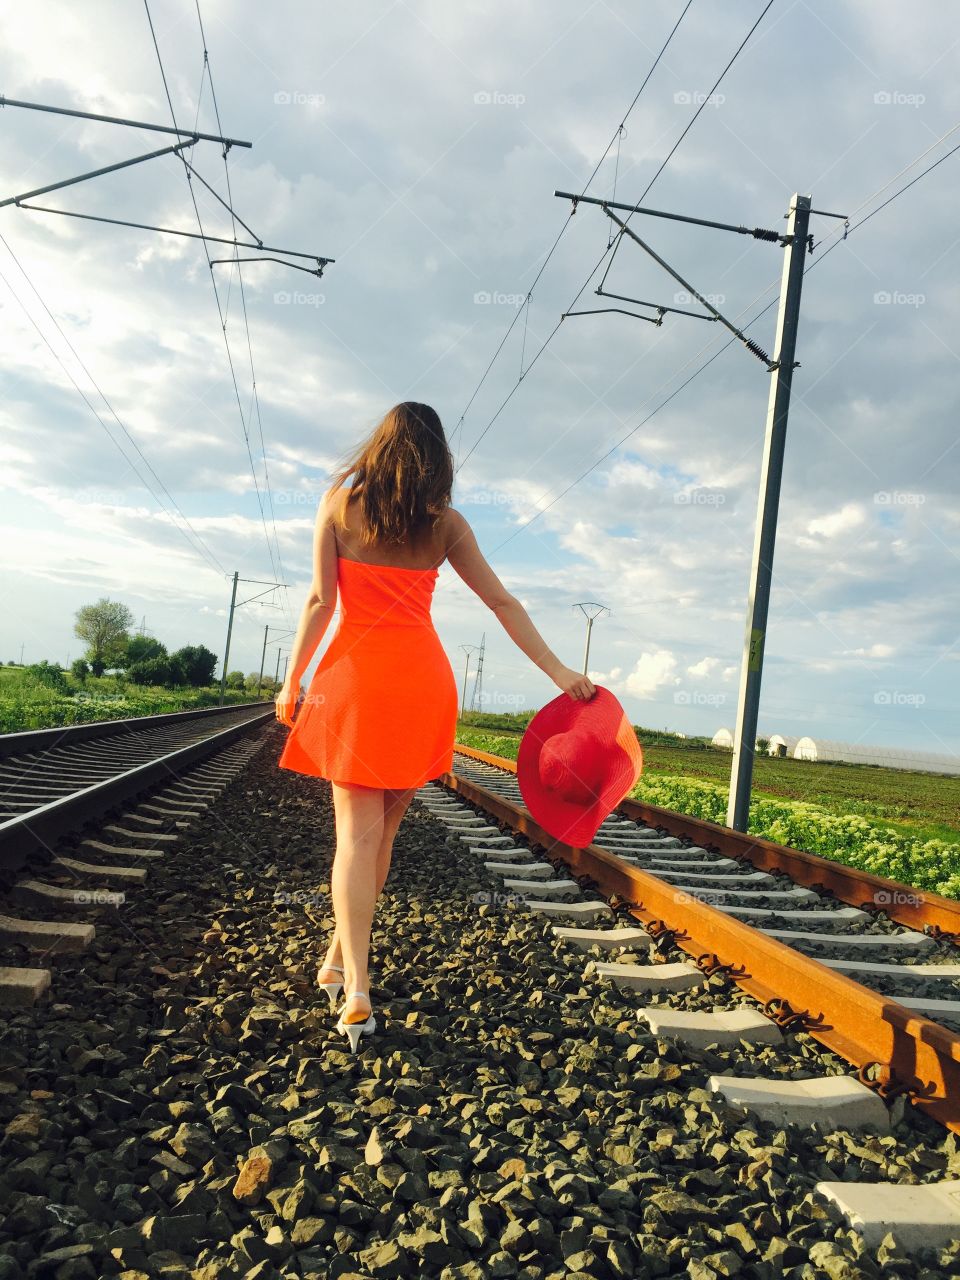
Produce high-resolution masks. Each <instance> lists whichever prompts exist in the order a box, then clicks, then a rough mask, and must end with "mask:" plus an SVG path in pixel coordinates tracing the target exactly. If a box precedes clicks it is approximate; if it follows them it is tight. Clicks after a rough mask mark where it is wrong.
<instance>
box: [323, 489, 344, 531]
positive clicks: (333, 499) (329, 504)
mask: <svg viewBox="0 0 960 1280" xmlns="http://www.w3.org/2000/svg"><path fill="white" fill-rule="evenodd" d="M348 497H349V490H347V489H344V488H343V487H341V488H339V489H334V488H330V489H327V490H326V491H325V493H324V494H323V496H322V497H321V499H320V506H319V507H318V509H317V521H318V523H320V524H327V523H329V521H331V520H337V519H339V517H340V515H341V513H342V512H343V507H344V503H345V502H346V501H347V499H348Z"/></svg>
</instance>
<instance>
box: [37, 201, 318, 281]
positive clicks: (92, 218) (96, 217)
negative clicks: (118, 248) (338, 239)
mask: <svg viewBox="0 0 960 1280" xmlns="http://www.w3.org/2000/svg"><path fill="white" fill-rule="evenodd" d="M19 208H21V209H32V210H33V211H34V212H35V213H59V214H61V215H62V216H63V217H64V218H83V219H84V220H85V221H87V222H108V223H110V225H111V226H114V227H135V228H137V229H138V230H140V231H159V232H161V234H163V235H165V236H186V237H187V239H188V240H209V241H210V243H211V244H228V245H230V246H231V247H232V248H235V249H263V250H265V251H266V252H267V253H286V254H289V256H290V257H291V258H309V259H310V261H311V262H318V263H320V264H321V265H322V266H327V265H328V264H329V263H331V262H333V261H334V259H333V258H321V257H320V256H319V255H318V254H316V253H301V252H300V251H299V250H297V249H278V248H277V247H276V246H275V245H269V244H251V243H248V242H247V241H245V240H230V239H228V238H227V237H226V236H211V235H208V234H207V233H206V232H204V234H203V235H201V234H200V233H199V232H198V231H180V230H178V229H177V228H176V227H156V226H153V225H152V224H151V223H149V222H128V221H126V220H125V219H123V218H105V217H103V216H102V215H100V214H95V213H78V212H77V211H76V210H75V209H51V208H50V206H49V205H44V204H20V205H19ZM287 265H288V266H291V265H292V264H291V263H287Z"/></svg>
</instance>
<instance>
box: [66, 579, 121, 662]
mask: <svg viewBox="0 0 960 1280" xmlns="http://www.w3.org/2000/svg"><path fill="white" fill-rule="evenodd" d="M132 626H133V614H132V613H131V612H130V610H129V609H128V608H127V606H126V605H125V604H123V603H122V602H121V601H120V600H108V599H107V597H106V596H101V597H100V599H99V600H98V601H97V603H96V604H85V605H84V606H83V608H82V609H78V610H77V616H76V621H75V623H74V627H73V629H74V632H75V633H76V634H77V635H78V636H79V637H80V639H81V640H82V641H83V642H84V644H85V645H86V646H87V653H86V658H87V661H88V662H89V663H90V667H91V669H92V671H93V674H94V675H96V676H100V675H103V673H104V671H106V669H107V668H108V667H118V666H121V665H122V664H123V662H124V655H125V653H126V648H127V639H128V633H129V631H130V628H131V627H132Z"/></svg>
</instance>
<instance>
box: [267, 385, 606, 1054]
mask: <svg viewBox="0 0 960 1280" xmlns="http://www.w3.org/2000/svg"><path fill="white" fill-rule="evenodd" d="M350 477H352V478H353V483H352V486H351V487H350V488H346V487H345V484H346V481H347V480H348V479H349V478H350ZM452 487H453V456H452V454H451V452H450V449H449V446H448V445H447V441H446V437H445V435H444V432H443V427H442V425H441V423H440V419H439V418H438V416H437V414H436V413H435V412H434V410H433V409H431V408H430V407H429V405H425V404H417V403H415V402H414V401H406V402H404V403H403V404H398V405H396V406H395V407H394V408H393V409H391V410H390V412H389V413H388V414H387V415H386V417H385V418H384V419H383V421H382V422H381V423H380V424H379V426H378V427H376V429H375V430H374V431H373V433H372V434H371V435H370V436H369V438H368V439H367V440H366V441H364V443H363V444H362V445H361V446H360V448H359V449H358V450H357V452H356V454H355V455H354V456H353V458H352V459H351V460H350V462H349V463H348V464H347V465H346V466H345V467H344V468H343V469H342V470H341V471H340V472H339V473H338V474H337V475H336V476H335V478H334V481H333V484H332V486H331V488H330V490H329V491H328V492H327V493H326V494H325V495H324V498H323V501H322V502H321V504H320V509H319V511H318V513H317V521H316V529H315V533H314V570H313V583H312V585H311V589H310V594H309V596H308V597H307V601H306V603H305V605H304V607H303V613H302V615H301V618H300V625H299V629H298V631H297V636H296V640H295V641H294V644H293V649H292V650H291V654H290V664H289V667H288V669H287V677H286V680H285V681H284V684H283V687H282V688H281V690H280V692H279V694H278V695H277V699H276V707H277V719H278V720H279V721H281V722H282V723H283V724H286V725H290V726H292V731H291V733H290V735H289V737H288V739H287V742H286V744H285V746H284V749H283V752H282V753H281V756H280V760H279V764H280V767H281V768H284V769H293V770H296V771H297V772H299V773H306V774H312V775H314V776H317V777H322V778H328V779H329V780H330V782H331V785H332V790H333V803H334V812H335V815H336V825H337V848H336V855H335V857H334V861H333V872H332V876H331V891H332V895H333V909H334V916H335V919H336V928H335V930H334V934H333V938H332V940H331V942H330V946H329V949H328V950H327V954H326V957H325V960H324V963H323V966H322V967H321V969H320V971H319V973H318V974H317V981H318V985H319V986H321V987H322V988H323V989H324V990H325V991H327V993H328V995H329V997H330V1003H331V1007H333V1005H334V1003H335V1001H336V995H337V992H338V990H339V988H340V986H341V982H340V981H338V980H337V979H336V975H337V974H339V973H342V974H343V975H344V976H343V983H342V985H343V987H344V994H345V1001H344V1005H343V1009H342V1011H341V1014H340V1020H339V1021H338V1023H337V1029H338V1030H340V1031H343V1032H344V1034H345V1035H346V1036H347V1038H348V1039H349V1040H350V1045H351V1048H352V1049H353V1051H354V1052H356V1048H357V1043H358V1041H359V1038H360V1036H361V1034H363V1033H364V1032H370V1031H373V1030H374V1028H375V1026H376V1021H375V1018H374V1016H373V1008H372V1005H371V1002H370V997H369V994H368V989H367V988H368V972H367V965H368V951H369V945H370V930H371V926H372V923H373V913H374V907H375V904H376V900H377V898H378V897H379V895H380V891H381V890H382V888H383V885H384V882H385V880H386V878H387V872H388V871H389V869H390V857H391V853H392V850H393V840H394V836H395V835H396V832H397V828H398V826H399V825H400V819H401V818H402V817H403V815H404V813H405V811H406V809H407V806H408V805H409V804H410V801H411V800H412V799H413V795H414V792H415V791H416V790H417V788H418V787H420V786H422V785H423V783H425V782H427V781H429V780H430V779H431V778H436V777H437V776H438V775H440V774H442V773H445V772H446V771H448V770H449V769H451V768H452V767H453V743H454V735H455V731H456V723H457V684H456V678H455V676H454V674H453V669H452V667H451V666H450V662H449V660H448V659H447V656H446V654H445V653H444V650H443V647H442V646H441V644H440V639H439V637H438V636H437V633H436V631H435V630H434V628H433V623H432V621H431V618H430V603H431V598H432V595H433V589H434V586H435V583H436V579H437V575H438V570H439V566H440V565H441V564H443V562H444V561H445V560H446V561H448V562H449V563H450V564H451V565H452V566H453V568H454V569H455V570H456V572H457V573H458V574H459V575H460V577H461V578H462V579H463V581H464V582H465V583H466V584H467V586H468V587H470V588H471V589H472V590H473V591H475V592H476V594H477V595H478V596H479V597H480V599H481V600H482V601H483V603H484V604H485V605H487V607H488V608H490V609H492V610H493V612H494V613H495V614H496V616H497V617H498V618H499V620H500V622H501V623H502V624H503V627H504V630H505V631H506V632H507V634H508V635H509V636H510V638H511V640H513V642H514V643H515V644H516V645H517V646H518V648H519V649H521V650H522V652H523V653H525V654H526V655H527V657H528V658H530V660H531V661H532V662H534V663H535V664H536V666H538V667H539V668H540V670H541V671H543V672H545V673H546V675H548V676H549V677H550V679H551V680H552V681H553V682H554V683H555V684H556V685H557V686H558V687H559V688H560V689H562V690H563V691H564V692H566V693H568V694H569V695H570V697H571V698H575V699H576V698H584V699H586V698H591V697H592V696H593V694H594V692H595V688H594V685H593V684H592V683H591V681H590V680H588V679H587V677H586V676H584V675H581V674H580V673H579V672H578V671H574V670H573V669H572V668H571V667H567V666H565V665H564V664H563V663H562V662H561V661H560V659H559V658H558V657H557V656H556V654H554V653H553V652H552V651H551V650H550V649H549V648H548V647H547V644H546V642H545V641H544V639H543V637H542V636H541V635H540V633H539V632H538V631H537V629H536V627H534V625H533V623H532V622H531V621H530V618H529V616H528V615H527V612H526V610H525V609H524V607H523V605H522V604H521V603H520V601H519V600H517V599H516V597H515V596H512V595H511V594H510V592H509V591H507V589H506V588H505V587H504V585H503V584H502V583H501V581H500V579H499V578H498V577H497V576H496V574H495V573H494V572H493V570H492V569H491V568H490V566H489V565H488V564H487V562H486V560H485V559H484V557H483V555H482V554H481V552H480V548H479V547H478V546H477V540H476V538H475V537H474V535H473V531H472V530H471V528H470V526H469V524H468V523H467V521H466V520H465V519H464V518H463V516H462V515H460V513H459V512H458V511H454V510H453V509H452V508H451V506H450V495H451V489H452ZM338 589H339V594H340V603H341V615H340V624H339V626H338V628H337V631H336V633H335V634H334V637H333V639H332V641H331V642H330V645H329V647H328V648H327V650H326V652H325V653H324V655H323V657H322V658H321V660H320V662H319V664H318V666H317V669H316V672H315V674H314V677H313V680H312V681H311V683H310V687H309V689H308V691H307V695H306V697H305V699H304V700H303V704H302V706H301V707H300V710H299V712H298V714H297V718H296V721H294V719H293V710H294V707H295V705H296V703H297V698H298V693H299V689H300V679H301V677H302V675H303V673H304V671H305V669H306V667H307V665H308V664H309V662H310V659H311V658H312V656H313V654H314V652H315V650H316V648H317V645H318V644H319V643H320V640H321V639H322V637H323V634H324V632H325V631H326V629H327V625H328V624H329V622H330V618H331V616H332V614H333V609H334V605H335V603H336V600H337V592H338Z"/></svg>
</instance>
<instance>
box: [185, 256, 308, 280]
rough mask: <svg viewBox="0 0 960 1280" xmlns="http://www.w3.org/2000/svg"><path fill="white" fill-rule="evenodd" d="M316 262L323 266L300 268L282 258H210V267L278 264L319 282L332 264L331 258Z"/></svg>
mask: <svg viewBox="0 0 960 1280" xmlns="http://www.w3.org/2000/svg"><path fill="white" fill-rule="evenodd" d="M317 261H318V262H319V263H322V264H323V265H321V266H319V267H301V266H300V264H299V262H285V261H284V259H283V258H211V259H210V265H211V267H216V266H219V265H220V264H222V263H225V262H226V263H231V264H232V263H235V262H278V263H279V264H280V266H281V267H292V268H293V270H294V271H305V272H306V273H307V275H308V276H316V277H317V279H318V280H319V279H320V277H321V276H322V275H323V267H324V266H325V265H326V264H327V263H328V262H332V261H333V259H332V258H318V259H317Z"/></svg>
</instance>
